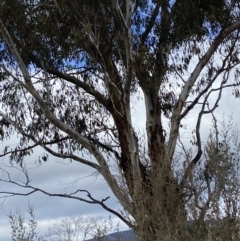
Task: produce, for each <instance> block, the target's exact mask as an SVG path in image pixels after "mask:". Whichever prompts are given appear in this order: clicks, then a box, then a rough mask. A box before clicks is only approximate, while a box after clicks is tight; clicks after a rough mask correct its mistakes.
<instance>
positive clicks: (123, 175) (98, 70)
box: [0, 0, 240, 240]
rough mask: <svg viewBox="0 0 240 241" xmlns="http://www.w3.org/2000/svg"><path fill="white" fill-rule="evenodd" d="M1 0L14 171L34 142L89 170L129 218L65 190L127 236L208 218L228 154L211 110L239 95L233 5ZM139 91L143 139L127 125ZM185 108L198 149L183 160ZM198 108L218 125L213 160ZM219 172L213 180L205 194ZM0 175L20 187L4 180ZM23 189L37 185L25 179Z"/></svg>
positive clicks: (177, 229) (7, 152)
mask: <svg viewBox="0 0 240 241" xmlns="http://www.w3.org/2000/svg"><path fill="white" fill-rule="evenodd" d="M0 3H1V8H0V32H1V35H0V43H1V49H0V61H1V65H0V71H1V83H0V88H1V92H0V96H1V97H0V98H1V111H0V116H1V120H0V123H1V139H2V141H3V143H4V140H5V139H6V138H9V137H11V136H12V135H14V134H15V133H17V134H18V135H19V137H20V141H19V143H18V144H17V145H16V146H15V147H12V148H10V147H9V146H6V147H5V148H4V150H3V153H2V156H8V157H9V158H10V161H11V162H12V163H17V164H19V165H20V166H22V165H23V163H24V158H25V157H26V156H27V155H31V153H32V152H34V149H35V148H36V147H38V146H40V147H41V148H43V149H44V150H45V151H46V155H44V156H41V158H42V160H43V161H47V160H48V156H49V155H47V153H49V154H51V155H53V156H56V157H59V158H70V159H71V160H73V161H75V162H77V163H79V165H87V166H89V167H91V168H92V169H94V170H95V171H97V172H98V173H99V174H100V175H101V176H102V177H103V178H104V179H105V181H106V183H107V184H108V186H109V187H110V189H111V190H112V192H113V193H114V195H115V196H116V197H117V199H118V200H119V202H120V203H121V205H122V207H123V209H124V210H125V211H126V212H127V213H128V215H129V218H126V217H125V216H123V215H121V213H119V212H117V211H115V210H113V209H111V208H110V207H107V206H106V205H105V202H104V201H105V200H96V199H94V197H93V196H92V195H91V194H90V193H89V192H88V191H87V190H85V192H87V195H88V198H89V199H88V200H86V199H83V198H79V197H78V196H74V195H73V194H72V195H70V194H69V197H71V198H76V199H79V200H81V201H86V202H90V203H98V204H100V205H101V206H102V207H103V208H105V209H106V210H108V211H110V212H112V213H114V214H115V215H117V216H118V217H119V218H120V219H121V220H123V221H124V222H125V223H127V224H128V225H129V226H130V227H132V228H133V229H135V230H136V232H139V233H141V230H144V232H143V233H142V234H141V235H143V236H144V234H145V237H143V236H141V235H140V236H141V237H142V238H145V240H154V239H156V238H158V237H160V236H161V235H162V237H170V236H171V235H173V237H175V238H176V239H179V240H180V239H181V238H182V239H183V240H186V237H184V235H185V234H183V233H184V232H181V230H183V228H184V227H185V226H184V225H185V224H186V222H185V221H186V220H187V219H188V218H189V210H190V209H191V208H193V207H194V208H193V209H194V212H193V213H194V215H195V216H194V218H195V219H199V220H204V219H206V216H207V214H208V211H209V210H210V209H211V208H212V207H213V204H217V203H218V202H219V200H222V199H221V198H222V196H221V195H223V191H222V190H223V188H224V187H227V186H226V185H228V187H229V186H231V185H230V184H229V179H228V180H227V178H226V180H225V179H224V180H222V179H221V178H220V177H221V175H220V174H219V172H215V174H214V173H213V171H212V169H216V167H219V168H220V169H219V170H222V169H224V168H222V166H221V165H224V163H225V162H226V163H233V159H234V160H237V157H236V156H234V155H237V152H235V154H234V155H230V154H229V153H230V152H231V151H230V150H231V147H229V143H223V142H222V140H221V138H220V137H221V136H220V135H219V130H218V127H217V126H218V123H217V121H216V119H215V116H214V111H215V110H216V109H217V107H218V105H219V101H220V99H221V95H222V92H223V90H224V89H226V88H231V90H232V93H233V95H234V96H235V97H236V98H238V97H239V89H238V85H239V81H238V74H239V70H238V68H239V28H240V20H239V19H240V18H239V16H240V12H239V4H240V3H239V1H237V0H231V1H225V0H221V1H220V0H208V1H205V0H200V1H197V0H194V1H188V0H176V1H168V0H149V1H143V0H135V1H130V0H126V1H122V0H104V1H85V0H79V1H77V0H72V1H66V0H24V1H22V0H21V1H20V0H8V1H7V0H5V1H4V0H1V1H0ZM140 96H143V100H144V103H145V109H144V110H140V111H144V115H145V118H146V129H145V132H144V133H146V135H145V136H144V138H143V140H142V139H141V135H140V134H139V132H138V131H137V130H136V128H135V127H134V125H133V122H132V114H133V109H132V107H133V103H134V100H136V99H137V98H139V97H140ZM214 98H215V99H214ZM210 99H212V100H213V99H214V101H212V102H211V101H210ZM196 106H198V110H199V112H198V113H197V114H196V108H195V107H196ZM199 106H200V108H199ZM193 111H195V112H194V113H195V115H196V118H195V120H196V123H195V129H194V132H193V135H194V136H195V138H194V140H193V141H192V143H193V145H194V148H195V149H194V152H192V154H191V153H189V152H188V151H187V147H186V146H184V145H182V150H183V151H185V152H183V153H185V155H183V157H182V158H180V159H179V158H178V155H177V151H176V149H177V144H178V143H179V145H181V143H182V142H181V139H180V137H179V132H180V131H181V128H183V127H184V125H183V124H184V120H185V118H186V117H188V116H190V115H191V113H192V112H193ZM205 115H210V116H212V117H213V120H215V121H214V123H215V124H216V125H214V131H213V133H214V135H212V136H211V138H210V140H211V141H212V142H211V143H212V144H211V145H210V146H211V147H212V148H213V149H214V150H215V152H214V153H215V154H216V155H220V156H221V158H222V159H221V158H220V157H219V156H218V158H217V159H218V160H219V158H220V159H221V160H222V161H221V165H220V164H219V162H216V158H215V159H214V158H213V156H214V155H212V153H213V152H211V151H209V149H206V148H208V147H206V148H205V147H204V146H203V144H202V140H201V132H200V127H201V120H202V118H203V116H205ZM163 122H164V123H165V125H164V124H163ZM223 139H224V138H223ZM235 144H236V142H235ZM224 148H225V149H224ZM211 150H212V149H211ZM81 153H87V154H88V155H90V156H91V158H92V159H89V158H87V157H86V156H85V158H84V157H83V156H82V154H81ZM226 153H228V154H229V155H227V154H226ZM210 154H211V155H210ZM109 159H110V162H108V160H109ZM90 160H93V161H90ZM210 160H211V161H210ZM214 160H215V162H214ZM48 161H51V160H50V159H49V160H48ZM210 162H211V168H210V167H209V166H210V165H208V163H210ZM110 163H115V164H116V166H117V167H118V175H116V173H115V169H114V170H113V169H112V168H111V165H110ZM203 163H205V165H203ZM176 164H179V167H177V168H176ZM197 164H199V165H197ZM229 165H230V164H229ZM229 165H228V166H227V165H225V166H227V167H225V169H224V170H226V168H230V167H229ZM230 166H231V165H230ZM221 168H222V169H221ZM227 170H229V169H227ZM231 170H232V171H234V170H235V169H234V168H232V167H231ZM3 171H4V170H3ZM56 171H57V168H56ZM226 173H227V172H226ZM217 178H220V179H221V181H222V182H221V185H220V184H219V185H217V186H218V188H215V189H214V188H213V186H214V184H216V183H218V181H217V180H218V179H217ZM2 181H8V182H12V183H15V184H16V185H22V184H19V183H17V182H15V181H13V180H12V179H11V178H10V177H9V176H7V179H4V180H3V179H2ZM226 183H227V184H226ZM235 183H236V182H235ZM198 185H199V186H198ZM23 186H25V187H27V188H31V189H32V190H31V192H30V193H32V192H35V191H41V192H44V190H40V189H37V188H35V187H33V186H31V185H30V182H29V180H26V183H25V184H24V185H23ZM229 190H230V189H229ZM4 193H5V194H9V195H11V194H13V193H7V192H4ZM30 193H24V195H28V194H30ZM45 193H46V192H45ZM14 194H16V193H14ZM18 194H19V195H20V193H18ZM46 194H48V195H51V194H49V193H46ZM216 195H217V198H215V197H216ZM59 196H64V197H66V196H67V194H64V195H63V194H59ZM207 197H208V198H207ZM189 204H191V205H189ZM156 214H157V215H156ZM179 220H181V222H180V221H179ZM169 230H170V231H169ZM163 231H164V232H163ZM159 235H160V236H159ZM164 235H165V236H164ZM169 235H170V236H169ZM189 235H190V234H189ZM164 240H165V239H164Z"/></svg>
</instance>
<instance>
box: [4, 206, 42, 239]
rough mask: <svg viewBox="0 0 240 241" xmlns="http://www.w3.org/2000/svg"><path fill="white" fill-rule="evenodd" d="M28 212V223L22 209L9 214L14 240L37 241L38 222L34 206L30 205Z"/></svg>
mask: <svg viewBox="0 0 240 241" xmlns="http://www.w3.org/2000/svg"><path fill="white" fill-rule="evenodd" d="M28 214H29V216H30V218H29V222H28V224H26V223H25V216H24V214H23V213H22V211H21V210H20V209H17V210H16V213H15V214H13V213H10V214H9V215H8V217H9V222H10V225H11V230H12V232H11V234H12V241H35V240H39V239H38V238H37V232H36V228H37V222H36V221H35V214H34V207H33V206H31V205H30V204H29V205H28Z"/></svg>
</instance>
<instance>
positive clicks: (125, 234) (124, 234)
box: [87, 230, 134, 241]
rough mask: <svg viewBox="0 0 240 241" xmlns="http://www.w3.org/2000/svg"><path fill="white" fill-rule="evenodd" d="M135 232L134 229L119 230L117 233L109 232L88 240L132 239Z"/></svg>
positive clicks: (125, 240)
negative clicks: (103, 235)
mask: <svg viewBox="0 0 240 241" xmlns="http://www.w3.org/2000/svg"><path fill="white" fill-rule="evenodd" d="M133 239H134V234H133V231H132V230H125V231H119V232H116V233H111V234H108V235H107V236H105V237H100V238H92V239H89V240H87V241H115V240H116V241H132V240H133Z"/></svg>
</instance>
